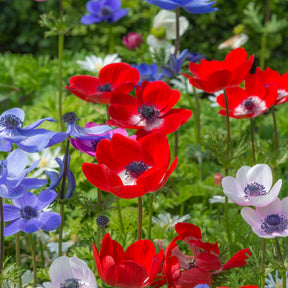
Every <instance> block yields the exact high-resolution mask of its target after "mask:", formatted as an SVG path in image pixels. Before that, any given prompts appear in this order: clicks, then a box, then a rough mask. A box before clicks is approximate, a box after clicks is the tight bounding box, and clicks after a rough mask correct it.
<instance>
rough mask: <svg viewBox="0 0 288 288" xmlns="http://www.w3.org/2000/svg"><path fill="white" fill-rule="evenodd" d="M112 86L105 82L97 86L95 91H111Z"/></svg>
mask: <svg viewBox="0 0 288 288" xmlns="http://www.w3.org/2000/svg"><path fill="white" fill-rule="evenodd" d="M112 88H113V86H112V85H111V84H109V83H105V84H102V85H99V86H97V89H96V91H97V92H111V91H112Z"/></svg>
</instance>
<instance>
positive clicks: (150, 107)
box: [137, 103, 159, 123]
mask: <svg viewBox="0 0 288 288" xmlns="http://www.w3.org/2000/svg"><path fill="white" fill-rule="evenodd" d="M137 112H138V114H139V115H140V117H141V118H142V119H145V120H146V121H147V122H148V123H152V122H154V121H155V120H156V119H157V118H158V116H159V110H158V108H157V106H156V105H155V104H149V103H147V104H142V105H141V106H140V107H138V111H137Z"/></svg>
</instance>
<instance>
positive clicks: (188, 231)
mask: <svg viewBox="0 0 288 288" xmlns="http://www.w3.org/2000/svg"><path fill="white" fill-rule="evenodd" d="M175 231H176V232H177V233H178V234H179V235H180V236H181V238H182V239H184V238H185V237H187V236H189V237H193V238H194V239H201V238H202V234H201V229H200V228H199V227H197V226H195V225H194V224H191V223H182V222H179V223H177V224H176V225H175Z"/></svg>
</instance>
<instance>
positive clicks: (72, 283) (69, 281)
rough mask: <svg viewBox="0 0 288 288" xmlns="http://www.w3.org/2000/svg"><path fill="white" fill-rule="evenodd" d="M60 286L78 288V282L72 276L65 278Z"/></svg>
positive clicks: (61, 287) (62, 287)
mask: <svg viewBox="0 0 288 288" xmlns="http://www.w3.org/2000/svg"><path fill="white" fill-rule="evenodd" d="M60 288H80V283H79V280H77V279H74V278H71V279H66V280H65V282H64V283H61V284H60Z"/></svg>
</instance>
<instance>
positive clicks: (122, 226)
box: [116, 197, 124, 234]
mask: <svg viewBox="0 0 288 288" xmlns="http://www.w3.org/2000/svg"><path fill="white" fill-rule="evenodd" d="M116 202H117V206H118V207H117V210H118V218H119V223H120V231H121V234H123V233H124V225H123V219H122V212H121V206H120V201H119V198H118V197H116Z"/></svg>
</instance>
